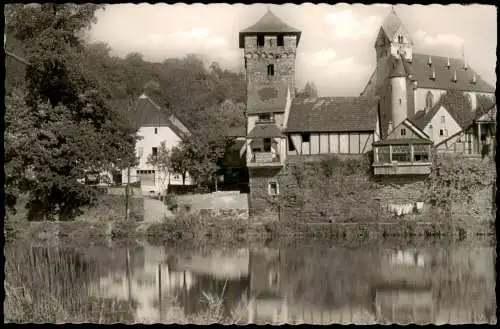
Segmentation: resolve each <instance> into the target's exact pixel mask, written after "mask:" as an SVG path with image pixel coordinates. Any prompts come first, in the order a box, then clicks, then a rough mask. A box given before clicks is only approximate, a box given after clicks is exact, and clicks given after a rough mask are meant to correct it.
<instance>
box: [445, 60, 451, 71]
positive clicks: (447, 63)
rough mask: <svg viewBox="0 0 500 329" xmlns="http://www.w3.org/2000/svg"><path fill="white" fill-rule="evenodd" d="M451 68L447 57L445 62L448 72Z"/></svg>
mask: <svg viewBox="0 0 500 329" xmlns="http://www.w3.org/2000/svg"><path fill="white" fill-rule="evenodd" d="M450 67H451V63H450V58H449V57H448V60H447V61H446V68H447V69H448V70H449V69H450Z"/></svg>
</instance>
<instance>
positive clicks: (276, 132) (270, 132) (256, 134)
mask: <svg viewBox="0 0 500 329" xmlns="http://www.w3.org/2000/svg"><path fill="white" fill-rule="evenodd" d="M281 136H283V133H282V132H281V130H280V129H279V128H278V126H276V125H275V124H258V125H255V127H254V128H253V129H252V130H251V131H250V132H249V133H248V135H247V138H266V137H268V138H269V137H281Z"/></svg>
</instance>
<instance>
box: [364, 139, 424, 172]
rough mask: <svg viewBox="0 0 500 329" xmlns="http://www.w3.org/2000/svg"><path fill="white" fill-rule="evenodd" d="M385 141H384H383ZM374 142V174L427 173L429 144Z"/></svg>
mask: <svg viewBox="0 0 500 329" xmlns="http://www.w3.org/2000/svg"><path fill="white" fill-rule="evenodd" d="M384 142H385V141H384ZM384 142H379V143H378V144H376V143H374V145H373V146H374V162H373V171H374V175H428V174H430V173H431V165H432V163H431V161H430V156H431V145H430V144H428V143H425V144H394V145H393V144H388V145H387V144H386V143H384Z"/></svg>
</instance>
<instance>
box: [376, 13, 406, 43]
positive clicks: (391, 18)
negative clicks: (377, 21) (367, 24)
mask: <svg viewBox="0 0 500 329" xmlns="http://www.w3.org/2000/svg"><path fill="white" fill-rule="evenodd" d="M381 28H382V31H384V33H385V35H386V36H387V38H388V39H389V40H392V39H393V38H394V35H395V34H396V33H397V32H398V31H399V30H400V29H403V30H404V31H405V32H406V35H407V38H408V40H409V41H410V43H412V44H413V41H412V40H411V37H410V34H409V33H408V31H407V30H406V27H405V26H404V24H403V22H402V21H401V19H400V18H399V16H398V14H396V11H395V10H394V7H392V8H391V12H390V13H389V15H387V17H386V18H385V19H384V21H383V22H382V27H381Z"/></svg>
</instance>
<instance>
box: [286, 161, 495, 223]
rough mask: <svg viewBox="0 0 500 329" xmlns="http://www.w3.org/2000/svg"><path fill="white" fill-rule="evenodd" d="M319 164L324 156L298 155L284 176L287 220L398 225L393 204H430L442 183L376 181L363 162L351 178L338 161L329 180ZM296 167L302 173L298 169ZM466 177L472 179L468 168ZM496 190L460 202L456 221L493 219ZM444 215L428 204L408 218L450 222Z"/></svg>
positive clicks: (411, 178)
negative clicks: (434, 189)
mask: <svg viewBox="0 0 500 329" xmlns="http://www.w3.org/2000/svg"><path fill="white" fill-rule="evenodd" d="M324 158H325V157H323V159H324ZM358 159H359V158H358ZM316 160H318V161H319V160H321V157H314V159H313V158H312V157H309V156H303V157H300V156H295V157H293V158H290V159H289V161H287V164H286V166H285V168H284V169H283V170H282V171H281V172H280V186H281V188H280V189H281V191H280V192H281V195H280V206H281V207H282V209H283V217H282V219H284V220H290V221H298V222H304V223H314V222H323V223H325V222H381V221H387V220H389V221H392V220H393V219H394V217H395V214H394V213H391V212H389V210H388V205H402V204H410V203H411V204H415V203H416V202H428V201H429V200H427V199H428V188H429V185H431V184H432V183H433V182H432V181H431V180H436V179H440V178H436V177H435V176H430V177H427V178H424V179H422V178H418V177H415V176H399V177H390V178H387V177H386V178H384V179H378V178H377V179H375V178H373V175H371V174H370V172H369V170H368V169H366V168H365V167H366V164H361V163H362V161H361V162H360V166H359V167H358V168H355V169H353V170H354V172H350V173H349V174H343V173H342V171H343V170H344V171H345V168H344V169H342V168H341V167H342V165H338V166H336V165H335V162H333V165H332V166H330V171H332V173H330V175H326V176H325V173H324V171H325V164H323V165H319V164H318V161H316ZM353 160H354V161H353ZM337 161H340V163H341V162H342V161H351V162H354V163H355V162H356V160H355V159H352V158H347V157H344V158H340V157H338V160H337ZM485 165H486V164H485ZM293 166H296V168H299V169H300V170H297V169H293ZM365 169H366V170H365ZM294 170H295V172H294ZM351 171H352V170H351ZM462 174H463V175H468V173H467V170H465V171H464V172H463V173H462ZM484 179H485V180H488V179H490V178H489V177H485V178H484ZM494 192H495V185H494V184H493V185H488V186H486V187H482V188H481V189H479V190H476V191H474V192H473V193H472V194H471V195H470V200H469V201H468V202H465V203H464V202H462V201H459V200H457V202H455V204H454V205H453V207H452V208H453V212H452V213H451V216H452V218H453V219H454V220H466V221H468V222H470V221H471V219H474V220H473V221H475V222H480V221H483V220H489V221H491V220H492V219H494V216H495V211H496V207H495V199H494V195H495V194H494ZM444 215H445V212H444V210H443V209H441V208H439V207H436V206H434V207H433V206H431V205H430V204H429V203H426V204H424V207H423V209H422V210H421V211H420V212H418V213H412V214H410V215H406V216H404V218H408V219H411V220H425V221H439V220H442V219H443V218H445V217H444Z"/></svg>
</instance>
